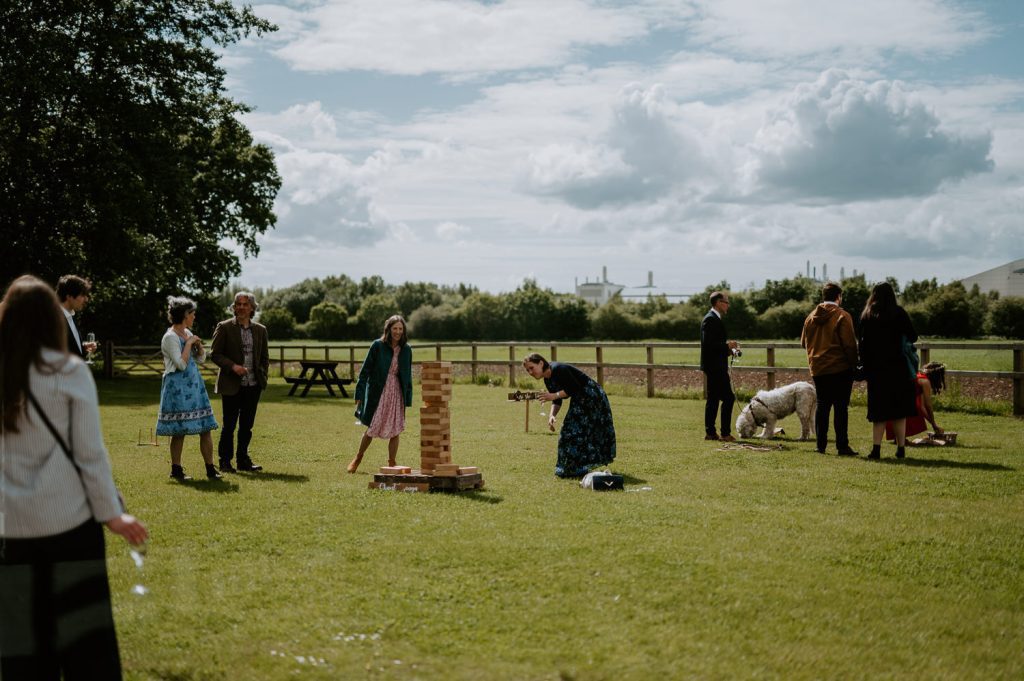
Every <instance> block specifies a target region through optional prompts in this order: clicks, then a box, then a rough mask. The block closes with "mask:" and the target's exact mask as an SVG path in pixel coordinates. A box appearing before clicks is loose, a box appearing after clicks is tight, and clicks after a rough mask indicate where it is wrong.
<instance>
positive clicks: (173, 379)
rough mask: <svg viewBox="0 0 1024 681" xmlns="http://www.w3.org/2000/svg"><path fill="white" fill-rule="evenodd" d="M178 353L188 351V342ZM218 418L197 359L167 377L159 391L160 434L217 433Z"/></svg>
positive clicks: (182, 345) (157, 432)
mask: <svg viewBox="0 0 1024 681" xmlns="http://www.w3.org/2000/svg"><path fill="white" fill-rule="evenodd" d="M178 340H179V341H180V343H181V347H180V348H179V352H180V351H181V350H184V349H185V340H184V339H183V338H179V339H178ZM217 428H218V426H217V419H216V418H214V416H213V407H212V406H211V405H210V395H209V393H207V392H206V384H205V383H203V376H202V374H200V373H199V367H198V366H197V365H196V361H195V359H194V358H192V357H189V358H188V364H187V365H185V368H184V369H183V370H182V371H172V372H171V373H169V374H167V375H166V376H164V381H163V385H162V386H161V388H160V411H159V413H158V414H157V419H156V434H157V435H199V434H200V433H206V432H209V431H211V430H217Z"/></svg>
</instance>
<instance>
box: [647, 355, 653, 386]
mask: <svg viewBox="0 0 1024 681" xmlns="http://www.w3.org/2000/svg"><path fill="white" fill-rule="evenodd" d="M652 364H654V346H653V345H648V346H647V396H648V397H654V367H653V366H651V365H652Z"/></svg>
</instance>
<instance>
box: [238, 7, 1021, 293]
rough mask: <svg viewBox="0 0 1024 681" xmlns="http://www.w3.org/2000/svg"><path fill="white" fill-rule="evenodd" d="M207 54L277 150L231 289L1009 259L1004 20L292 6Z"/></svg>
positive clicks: (917, 266) (1013, 62)
mask: <svg viewBox="0 0 1024 681" xmlns="http://www.w3.org/2000/svg"><path fill="white" fill-rule="evenodd" d="M254 9H255V11H256V12H257V14H259V15H260V16H263V17H265V18H268V19H270V20H272V21H274V22H275V23H276V24H278V26H279V27H280V30H279V31H278V32H276V33H274V34H272V35H270V36H265V37H263V38H261V39H254V40H248V41H246V42H244V43H242V44H239V45H236V46H233V47H232V48H231V49H230V50H229V51H227V52H226V53H225V55H224V66H225V68H226V69H227V71H228V86H229V92H230V94H231V95H232V96H234V97H236V98H237V99H240V100H242V101H245V102H247V103H249V104H251V105H253V106H254V107H255V110H254V111H253V112H252V113H251V114H249V115H247V116H246V117H245V119H246V122H247V124H248V125H249V127H250V129H251V130H252V131H253V134H254V136H255V137H256V139H257V140H259V141H261V142H264V143H266V144H268V145H270V146H271V147H272V148H273V149H274V151H275V154H276V155H277V160H278V167H279V170H280V171H281V174H282V176H283V179H284V186H283V188H282V191H281V193H280V195H279V197H278V200H277V205H276V209H277V214H278V218H279V221H278V227H277V228H276V229H275V230H273V231H272V232H270V233H269V234H267V235H265V236H264V237H262V238H261V239H260V244H261V249H262V250H261V253H260V255H259V257H258V258H255V259H251V260H247V261H245V262H244V263H243V274H242V276H241V281H242V282H243V283H244V284H246V285H249V286H286V285H289V284H292V283H295V282H297V281H299V280H301V279H303V278H305V277H309V276H326V275H329V274H339V273H344V274H348V275H349V276H352V277H354V278H356V279H358V278H360V277H362V276H366V275H371V274H379V275H381V276H383V277H384V278H385V280H386V281H389V282H392V283H400V282H402V281H406V280H410V281H434V282H439V283H457V282H467V283H472V284H475V285H477V286H479V287H481V288H482V289H485V290H490V291H502V290H509V289H512V288H515V287H516V286H517V285H518V284H519V283H520V282H522V280H523V279H524V278H526V277H531V278H535V279H537V280H538V282H539V283H540V284H541V285H543V286H548V287H551V288H553V289H555V290H556V291H570V290H572V287H573V284H574V281H575V280H576V279H577V278H578V279H579V281H583V280H584V279H585V278H588V277H589V278H591V279H593V278H594V277H595V276H596V275H597V274H598V273H599V272H600V271H601V267H602V266H604V265H606V266H607V267H608V273H609V278H610V279H612V280H613V281H616V282H620V283H625V284H639V283H642V282H644V281H645V280H646V277H647V271H649V270H653V272H654V278H655V283H656V284H658V285H660V286H661V287H662V288H663V289H665V290H668V291H671V292H682V293H686V292H690V291H693V290H699V289H702V288H703V287H704V286H705V285H707V284H710V283H715V282H718V281H720V280H722V279H726V280H728V281H729V282H730V283H731V284H732V286H733V287H734V288H743V287H746V286H749V285H751V284H756V285H761V284H763V282H764V280H765V279H768V278H772V279H777V278H782V277H787V276H792V275H793V274H795V273H797V272H802V271H803V270H804V267H805V263H806V262H807V261H808V260H810V261H811V262H812V264H813V265H815V266H817V267H818V270H819V272H820V270H821V265H822V264H824V263H827V264H828V268H829V272H830V273H831V274H838V272H839V269H840V268H841V267H842V268H844V269H845V271H846V272H847V273H849V272H851V271H852V270H854V269H856V270H858V271H863V272H865V273H866V274H867V275H868V277H869V279H880V278H882V277H885V276H887V275H894V276H897V277H898V278H900V279H903V280H907V279H920V278H924V277H933V276H935V277H938V278H939V279H940V281H948V280H950V279H955V278H959V277H962V276H968V275H971V274H974V273H976V272H979V271H981V270H985V269H989V268H990V267H994V266H996V265H999V264H1002V263H1004V262H1006V261H1008V260H1012V259H1015V258H1019V257H1024V238H1022V237H1024V218H1022V215H1024V210H1022V209H1024V47H1022V46H1024V3H1017V2H1010V1H1007V2H995V1H993V0H987V1H981V0H971V1H969V0H960V1H956V0H858V1H857V2H847V1H842V2H839V1H836V2H825V1H822V0H817V1H811V0H636V1H634V2H628V3H620V2H608V1H597V0H546V1H539V0H504V1H500V2H486V3H484V2H473V1H470V0H379V1H371V0H344V1H342V0H330V1H326V0H295V1H293V2H279V3H269V4H258V5H254Z"/></svg>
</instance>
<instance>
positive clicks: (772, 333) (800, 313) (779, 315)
mask: <svg viewBox="0 0 1024 681" xmlns="http://www.w3.org/2000/svg"><path fill="white" fill-rule="evenodd" d="M813 309H814V303H809V302H807V301H805V300H790V301H788V302H786V303H783V304H782V305H776V306H775V307H770V308H768V309H767V310H765V312H764V314H762V315H761V319H760V323H761V333H762V334H764V335H765V336H766V337H768V338H787V339H792V338H799V337H800V333H801V331H802V330H803V327H804V320H805V319H806V318H807V315H808V314H810V312H811V310H813ZM730 311H731V310H730Z"/></svg>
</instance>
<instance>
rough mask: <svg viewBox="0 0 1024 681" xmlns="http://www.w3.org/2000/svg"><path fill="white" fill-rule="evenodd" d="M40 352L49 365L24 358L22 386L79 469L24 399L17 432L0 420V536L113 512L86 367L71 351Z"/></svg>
mask: <svg viewBox="0 0 1024 681" xmlns="http://www.w3.org/2000/svg"><path fill="white" fill-rule="evenodd" d="M42 357H43V360H44V361H45V362H46V363H47V364H48V365H50V366H51V367H53V368H52V369H47V368H45V367H44V369H43V370H42V371H40V370H39V369H38V368H36V366H35V364H32V365H31V367H30V368H29V388H30V390H31V391H32V394H33V395H35V398H36V400H37V401H38V402H39V406H40V407H41V408H42V410H43V411H44V412H46V415H47V417H48V418H49V419H50V422H51V423H52V424H53V426H54V428H56V430H57V432H58V433H60V435H61V437H62V438H64V441H65V443H67V444H69V445H70V447H71V452H72V455H73V456H74V457H75V462H76V463H78V466H79V467H80V468H81V469H82V474H81V476H79V474H78V471H76V470H75V467H74V466H73V465H72V464H71V462H70V461H69V460H68V457H67V455H66V454H65V453H64V450H63V449H61V446H60V445H59V444H58V443H57V441H56V440H55V439H54V437H53V435H52V434H51V433H50V431H49V429H48V428H47V427H46V423H45V422H44V421H43V419H42V418H41V417H40V416H39V414H38V413H37V412H36V409H35V407H34V406H32V405H31V403H30V404H29V408H28V418H25V417H24V416H22V417H21V418H20V419H19V421H18V432H16V433H14V432H11V431H10V430H9V429H2V426H0V429H2V431H0V464H2V465H0V513H2V514H3V520H2V522H0V535H2V536H4V537H9V538H18V539H23V538H32V537H48V536H52V535H55V534H60V533H62V532H67V531H68V530H71V529H74V528H76V527H78V526H79V525H81V524H82V523H84V522H85V521H87V520H88V519H89V518H90V517H93V518H95V519H96V520H98V521H99V522H106V521H108V520H110V519H112V518H115V517H117V516H118V515H120V514H121V506H120V503H119V502H118V498H117V489H116V488H115V486H114V478H113V474H112V472H111V469H110V459H109V458H108V456H107V448H106V447H105V446H104V444H103V435H102V431H101V430H100V412H99V398H98V396H97V394H96V383H95V382H94V381H93V378H92V373H90V371H89V368H88V367H87V366H86V365H85V363H84V362H83V361H82V360H81V359H80V358H78V357H75V356H73V355H67V354H65V353H62V352H57V351H55V350H48V349H44V350H43V353H42ZM90 508H91V511H90Z"/></svg>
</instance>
